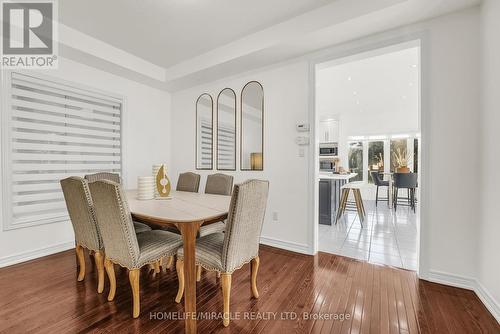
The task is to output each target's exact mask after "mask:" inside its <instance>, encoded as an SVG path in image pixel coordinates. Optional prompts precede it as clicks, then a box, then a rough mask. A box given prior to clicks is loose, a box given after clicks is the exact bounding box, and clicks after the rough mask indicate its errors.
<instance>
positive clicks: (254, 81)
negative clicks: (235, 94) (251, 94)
mask: <svg viewBox="0 0 500 334" xmlns="http://www.w3.org/2000/svg"><path fill="white" fill-rule="evenodd" d="M252 83H257V84H258V85H259V86H260V89H261V90H262V122H261V124H262V134H261V140H262V146H261V152H262V168H261V169H251V168H243V93H244V92H245V88H247V86H248V85H250V84H252ZM264 115H265V114H264V86H262V84H261V83H260V82H258V81H256V80H252V81H249V82H247V83H246V84H245V85H244V86H243V88H242V89H241V94H240V170H241V171H254V172H261V171H263V170H264Z"/></svg>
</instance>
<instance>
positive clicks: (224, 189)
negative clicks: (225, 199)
mask: <svg viewBox="0 0 500 334" xmlns="http://www.w3.org/2000/svg"><path fill="white" fill-rule="evenodd" d="M232 190H233V177H232V176H231V175H226V174H221V173H217V174H212V175H208V176H207V184H206V185H205V194H215V195H226V196H230V195H231V192H232Z"/></svg>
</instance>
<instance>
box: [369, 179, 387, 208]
mask: <svg viewBox="0 0 500 334" xmlns="http://www.w3.org/2000/svg"><path fill="white" fill-rule="evenodd" d="M370 175H371V177H372V180H373V183H374V184H375V185H376V186H377V192H376V193H375V206H377V205H378V188H379V187H387V198H382V199H381V200H382V201H387V204H389V181H384V180H383V179H382V178H381V177H380V172H379V171H370Z"/></svg>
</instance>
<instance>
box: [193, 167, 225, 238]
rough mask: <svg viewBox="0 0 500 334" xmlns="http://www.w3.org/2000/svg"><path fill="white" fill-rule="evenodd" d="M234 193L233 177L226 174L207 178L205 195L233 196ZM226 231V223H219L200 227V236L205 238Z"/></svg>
mask: <svg viewBox="0 0 500 334" xmlns="http://www.w3.org/2000/svg"><path fill="white" fill-rule="evenodd" d="M232 191H233V177H232V176H231V175H226V174H220V173H218V174H212V175H208V176H207V184H206V185H205V194H214V195H226V196H231V192H232ZM225 229H226V224H225V223H224V222H217V223H213V224H210V225H205V226H203V225H202V226H201V227H200V232H199V236H200V237H204V236H206V235H209V234H212V233H221V232H224V230H225Z"/></svg>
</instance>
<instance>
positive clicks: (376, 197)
mask: <svg viewBox="0 0 500 334" xmlns="http://www.w3.org/2000/svg"><path fill="white" fill-rule="evenodd" d="M377 206H378V186H377V193H376V194H375V207H377Z"/></svg>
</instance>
